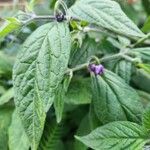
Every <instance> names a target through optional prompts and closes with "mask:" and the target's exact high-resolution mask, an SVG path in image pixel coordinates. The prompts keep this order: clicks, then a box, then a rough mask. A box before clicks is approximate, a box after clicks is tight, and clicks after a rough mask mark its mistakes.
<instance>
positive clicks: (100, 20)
mask: <svg viewBox="0 0 150 150" xmlns="http://www.w3.org/2000/svg"><path fill="white" fill-rule="evenodd" d="M69 13H70V16H72V17H75V18H77V19H80V20H85V21H87V22H89V23H92V24H95V25H97V26H100V27H102V28H104V29H107V30H111V31H113V32H116V33H119V34H123V35H126V36H132V37H143V36H144V34H143V33H142V32H141V31H140V30H139V29H138V28H137V26H136V25H135V24H134V23H133V22H132V21H131V20H130V19H129V18H128V17H127V16H126V15H125V13H124V12H123V11H122V10H121V8H120V6H119V4H117V3H116V2H115V1H110V0H86V1H85V0H78V1H77V2H76V3H75V4H74V5H73V6H72V7H71V8H70V9H69Z"/></svg>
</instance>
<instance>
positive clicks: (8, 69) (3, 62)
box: [0, 52, 13, 79]
mask: <svg viewBox="0 0 150 150" xmlns="http://www.w3.org/2000/svg"><path fill="white" fill-rule="evenodd" d="M11 59H12V58H11V57H9V56H8V55H6V54H5V53H3V52H0V77H5V78H9V79H10V78H11V76H12V68H13V62H12V60H11Z"/></svg>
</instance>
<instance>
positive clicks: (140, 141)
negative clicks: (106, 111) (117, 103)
mask: <svg viewBox="0 0 150 150" xmlns="http://www.w3.org/2000/svg"><path fill="white" fill-rule="evenodd" d="M76 139H78V140H79V141H81V142H82V143H84V144H85V145H86V146H88V147H90V148H92V149H94V150H102V149H103V150H121V149H123V150H129V149H130V150H135V149H136V150H141V149H143V148H144V145H145V144H146V142H147V141H148V133H147V131H146V129H145V128H143V127H141V126H140V125H138V124H135V123H132V122H127V121H117V122H112V123H109V124H107V125H104V126H102V127H99V128H97V129H95V130H94V131H92V132H91V133H90V134H88V135H86V136H83V137H79V136H76Z"/></svg>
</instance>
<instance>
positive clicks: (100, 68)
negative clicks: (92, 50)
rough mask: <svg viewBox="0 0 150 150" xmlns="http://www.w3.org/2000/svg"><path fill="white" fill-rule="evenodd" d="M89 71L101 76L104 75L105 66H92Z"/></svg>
mask: <svg viewBox="0 0 150 150" xmlns="http://www.w3.org/2000/svg"><path fill="white" fill-rule="evenodd" d="M89 70H90V71H91V72H93V73H94V74H95V75H101V74H103V73H104V66H103V65H101V64H100V65H95V64H90V65H89Z"/></svg>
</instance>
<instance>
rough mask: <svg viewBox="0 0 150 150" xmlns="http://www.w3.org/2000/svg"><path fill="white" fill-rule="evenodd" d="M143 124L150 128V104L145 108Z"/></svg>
mask: <svg viewBox="0 0 150 150" xmlns="http://www.w3.org/2000/svg"><path fill="white" fill-rule="evenodd" d="M142 121H143V126H144V127H145V128H146V129H148V130H150V105H148V107H147V108H146V109H145V111H144V113H143V118H142Z"/></svg>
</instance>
